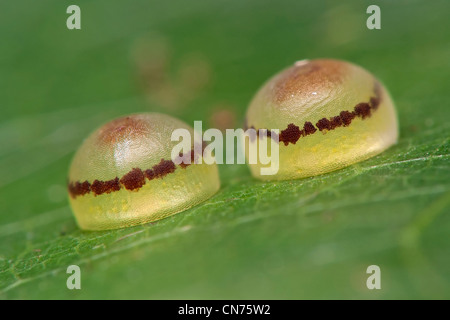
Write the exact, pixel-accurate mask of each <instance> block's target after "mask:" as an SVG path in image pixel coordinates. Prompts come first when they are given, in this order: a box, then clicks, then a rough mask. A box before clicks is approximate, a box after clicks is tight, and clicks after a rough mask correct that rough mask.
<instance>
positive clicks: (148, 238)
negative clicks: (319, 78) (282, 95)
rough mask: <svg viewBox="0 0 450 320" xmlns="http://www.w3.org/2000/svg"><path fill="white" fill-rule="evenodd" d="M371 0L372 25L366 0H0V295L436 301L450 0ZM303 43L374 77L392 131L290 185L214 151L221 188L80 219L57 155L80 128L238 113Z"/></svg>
mask: <svg viewBox="0 0 450 320" xmlns="http://www.w3.org/2000/svg"><path fill="white" fill-rule="evenodd" d="M376 3H377V4H378V5H379V6H380V7H381V26H382V28H381V30H368V29H367V28H366V19H367V18H368V16H369V15H368V14H366V9H367V7H368V6H369V5H370V4H373V1H331V0H330V1H308V2H306V1H262V0H258V1H230V0H227V1H225V0H220V1H210V0H208V1H207V0H201V1H197V0H195V1H181V0H175V1H172V0H171V1H164V2H163V1H158V2H156V1H147V0H146V1H132V2H130V1H114V2H113V1H106V0H104V1H81V0H78V1H56V0H53V1H48V0H41V1H39V2H36V1H23V0H19V1H2V3H1V4H0V12H1V19H0V39H1V42H0V98H1V100H0V101H1V113H0V115H1V119H0V139H1V140H0V170H1V171H0V209H1V212H0V298H3V299H20V298H32V299H37V298H44V299H47V298H67V299H72V298H75V299H82V298H98V299H102V298H151V299H153V298H163V299H165V298H174V299H175V298H181V299H184V298H193V299H195V298H224V299H230V298H236V299H240V298H247V299H249V298H254V299H260V298H270V299H272V298H274V299H281V298H286V299H300V298H352V299H382V298H387V299H393V298H401V299H404V298H447V299H448V298H450V283H449V280H450V272H449V271H450V254H449V252H450V250H449V249H450V248H449V230H450V216H449V214H448V213H449V211H450V171H449V165H448V160H449V152H450V150H449V132H450V130H449V129H450V124H449V122H448V120H449V115H450V109H449V102H448V101H449V100H450V90H449V85H450V76H449V75H450V72H449V71H450V68H449V57H450V41H449V40H450V22H449V19H448V13H449V11H450V10H449V9H450V2H449V1H448V0H441V1H439V0H436V1H417V0H411V1H376ZM70 4H77V5H79V6H80V7H81V23H82V29H81V30H68V29H67V28H66V19H67V17H68V16H69V15H68V14H66V8H67V7H68V6H69V5H70ZM319 57H332V58H339V59H345V60H349V61H351V62H354V63H356V64H359V65H361V66H363V67H365V68H366V69H368V70H370V71H372V72H373V73H374V74H375V75H377V76H378V77H379V78H380V79H381V80H382V81H383V82H384V83H385V85H386V87H387V88H388V90H390V92H391V94H392V96H393V98H394V101H395V102H396V105H397V109H398V114H399V120H400V135H401V138H400V141H399V143H398V145H396V146H394V147H393V148H391V149H389V150H388V151H387V152H385V153H383V154H381V155H380V156H377V157H375V158H373V159H370V160H368V161H365V162H362V163H359V164H356V165H353V166H351V167H348V168H346V169H344V170H340V171H337V172H334V173H330V174H327V175H323V176H318V177H313V178H308V179H303V180H297V181H285V182H270V183H269V182H267V183H263V182H259V181H256V180H254V179H253V178H252V177H251V176H250V174H249V171H248V169H247V167H246V166H243V165H235V166H224V165H221V166H220V174H221V179H222V188H221V190H220V191H219V193H218V194H217V195H216V196H214V197H213V198H212V199H210V200H209V201H207V202H205V203H203V204H201V205H199V206H197V207H195V208H192V209H190V210H188V211H186V212H184V213H182V214H178V215H175V216H173V217H170V218H168V219H165V220H162V221H159V222H157V223H154V224H149V225H144V226H138V227H134V228H128V229H123V230H116V231H107V232H82V231H80V230H79V229H78V227H77V226H76V224H75V221H74V218H73V217H72V214H71V212H70V208H69V207H68V202H67V195H66V187H65V186H66V176H67V170H68V166H69V163H70V160H71V157H72V156H73V153H74V151H75V150H76V148H77V147H78V146H79V145H80V144H81V142H82V141H83V139H84V138H85V137H86V136H87V135H88V134H89V133H90V132H91V131H93V130H94V129H95V128H96V127H98V126H99V125H101V124H102V123H105V122H106V121H109V120H111V119H112V118H114V117H117V116H120V115H124V114H129V113H135V112H144V111H160V112H165V113H168V114H171V115H174V116H176V117H179V118H181V119H183V120H185V121H187V122H188V123H190V124H193V121H194V120H203V121H204V122H205V123H206V124H207V126H209V127H219V128H226V127H230V128H233V127H239V126H241V124H242V120H243V115H244V112H245V109H246V106H247V104H248V102H249V101H250V99H251V97H252V95H253V94H254V93H255V92H256V90H257V89H258V87H259V86H260V85H261V84H262V83H263V82H264V81H265V80H266V79H267V78H268V77H270V76H271V75H272V74H274V73H275V72H278V71H279V70H280V69H281V68H284V67H286V66H287V65H290V64H291V63H293V62H294V61H296V60H299V59H305V58H310V59H311V58H319ZM71 264H77V265H79V266H80V267H81V270H82V289H81V290H74V291H70V290H68V289H67V288H66V279H67V277H68V275H67V274H66V268H67V267H68V266H69V265H71ZM372 264H376V265H379V266H380V267H381V285H382V289H381V290H368V289H367V288H366V279H367V277H368V275H367V274H366V268H367V267H368V266H369V265H372Z"/></svg>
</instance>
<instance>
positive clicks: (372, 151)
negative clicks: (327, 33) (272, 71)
mask: <svg viewBox="0 0 450 320" xmlns="http://www.w3.org/2000/svg"><path fill="white" fill-rule="evenodd" d="M246 127H247V128H254V129H256V130H259V129H268V130H271V129H278V130H279V134H276V133H275V132H274V133H271V135H270V137H268V138H265V137H264V136H263V135H261V136H260V139H253V141H250V143H257V144H260V143H262V142H264V143H268V142H269V141H267V139H274V137H278V140H279V157H278V159H279V163H278V172H276V173H275V172H273V173H274V174H273V175H261V173H260V172H261V171H260V169H261V168H262V167H266V165H263V164H261V163H260V162H257V163H255V164H250V170H251V172H252V174H253V175H254V176H255V177H257V178H260V179H264V180H286V179H296V178H303V177H308V176H314V175H318V174H323V173H326V172H330V171H333V170H337V169H340V168H343V167H346V166H348V165H350V164H353V163H355V162H359V161H362V160H365V159H367V158H370V157H372V156H374V155H376V154H379V153H380V152H382V151H383V150H386V149H387V148H389V146H391V145H393V144H395V143H396V142H397V138H398V123H397V115H396V112H395V108H394V105H393V102H392V100H391V97H390V96H389V93H388V92H387V91H386V89H385V88H384V86H383V85H382V84H381V83H380V82H379V81H378V80H377V79H376V78H375V77H374V76H373V75H372V74H370V73H369V72H368V71H366V70H364V69H363V68H361V67H359V66H356V65H354V64H351V63H348V62H345V61H339V60H331V59H323V60H310V61H309V60H303V61H298V62H296V63H295V64H294V65H293V66H291V67H289V68H287V69H285V70H283V71H281V72H280V73H278V74H276V75H275V76H273V77H272V78H271V79H269V80H268V81H267V82H266V83H265V84H264V85H263V86H262V88H261V89H260V90H259V91H258V92H257V94H256V95H255V97H254V98H253V100H252V101H251V103H250V105H249V107H248V110H247V114H246ZM257 132H258V131H257ZM270 132H271V131H270ZM265 140H266V141H265ZM274 140H276V139H274ZM247 157H248V154H247ZM275 167H276V166H275Z"/></svg>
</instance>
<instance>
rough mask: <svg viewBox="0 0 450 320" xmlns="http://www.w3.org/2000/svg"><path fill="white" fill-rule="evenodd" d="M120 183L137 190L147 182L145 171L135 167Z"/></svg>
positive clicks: (128, 188) (129, 188)
mask: <svg viewBox="0 0 450 320" xmlns="http://www.w3.org/2000/svg"><path fill="white" fill-rule="evenodd" d="M120 183H121V184H122V185H123V186H124V187H125V189H127V190H136V189H139V188H142V186H143V185H144V184H145V176H144V172H142V170H141V169H139V168H133V170H131V171H130V172H128V173H127V174H125V175H124V176H123V177H122V179H120Z"/></svg>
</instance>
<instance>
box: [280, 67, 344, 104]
mask: <svg viewBox="0 0 450 320" xmlns="http://www.w3.org/2000/svg"><path fill="white" fill-rule="evenodd" d="M347 69H348V64H347V63H343V62H341V61H336V60H327V59H323V60H312V61H305V63H302V64H299V65H294V66H292V67H290V68H288V69H286V70H285V71H283V72H282V73H281V74H279V75H278V76H276V78H275V79H274V83H273V89H271V90H273V92H272V94H273V99H274V101H275V102H277V103H281V102H284V101H286V100H289V99H291V98H292V95H297V94H310V92H311V91H318V90H322V91H323V90H328V89H330V88H332V87H333V86H335V85H336V84H337V83H341V82H342V79H343V78H344V77H345V74H346V72H348V71H347Z"/></svg>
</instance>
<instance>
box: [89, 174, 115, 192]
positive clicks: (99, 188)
mask: <svg viewBox="0 0 450 320" xmlns="http://www.w3.org/2000/svg"><path fill="white" fill-rule="evenodd" d="M119 190H120V184H119V178H115V179H112V180H108V181H100V180H94V182H92V184H91V191H92V192H93V193H94V195H96V196H98V195H100V194H103V193H111V192H113V191H119Z"/></svg>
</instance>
